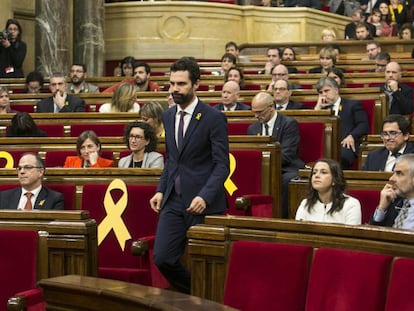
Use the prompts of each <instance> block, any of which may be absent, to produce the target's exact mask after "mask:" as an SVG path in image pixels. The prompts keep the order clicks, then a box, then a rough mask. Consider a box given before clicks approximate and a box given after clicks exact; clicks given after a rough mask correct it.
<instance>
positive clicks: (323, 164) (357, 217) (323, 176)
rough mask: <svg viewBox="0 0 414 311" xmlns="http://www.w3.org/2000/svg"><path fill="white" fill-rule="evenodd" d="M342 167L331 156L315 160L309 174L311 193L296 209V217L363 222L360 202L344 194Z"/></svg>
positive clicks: (351, 222) (307, 219)
mask: <svg viewBox="0 0 414 311" xmlns="http://www.w3.org/2000/svg"><path fill="white" fill-rule="evenodd" d="M345 187H346V181H345V178H344V174H343V172H342V169H341V166H340V165H339V163H337V162H336V161H334V160H331V159H320V160H318V161H316V162H315V164H314V166H313V167H312V171H311V174H310V176H309V193H308V196H307V198H306V199H304V200H303V201H302V202H301V203H300V205H299V208H298V210H297V211H296V217H295V219H296V220H305V221H319V222H330V223H341V224H347V225H359V224H361V217H362V216H361V204H360V203H359V201H358V200H357V199H355V198H353V197H351V196H349V195H346V194H345V193H344V191H345Z"/></svg>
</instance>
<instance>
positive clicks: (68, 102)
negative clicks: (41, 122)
mask: <svg viewBox="0 0 414 311" xmlns="http://www.w3.org/2000/svg"><path fill="white" fill-rule="evenodd" d="M49 89H50V92H51V93H52V94H53V95H52V96H50V97H46V98H43V99H42V100H41V101H39V102H38V103H37V105H36V112H46V113H58V112H85V101H84V100H83V99H81V98H79V97H75V96H70V95H68V94H67V91H66V81H65V75H64V74H63V73H54V74H52V76H51V77H50V82H49Z"/></svg>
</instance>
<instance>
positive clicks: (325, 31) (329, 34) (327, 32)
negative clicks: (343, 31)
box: [321, 27, 336, 40]
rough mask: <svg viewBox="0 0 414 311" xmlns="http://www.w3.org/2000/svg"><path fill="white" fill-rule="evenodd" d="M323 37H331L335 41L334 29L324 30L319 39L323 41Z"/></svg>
mask: <svg viewBox="0 0 414 311" xmlns="http://www.w3.org/2000/svg"><path fill="white" fill-rule="evenodd" d="M325 36H331V37H332V39H333V40H336V31H335V29H334V28H330V27H328V28H325V29H323V30H322V32H321V39H322V40H323V37H325Z"/></svg>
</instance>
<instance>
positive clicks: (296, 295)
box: [223, 241, 414, 311]
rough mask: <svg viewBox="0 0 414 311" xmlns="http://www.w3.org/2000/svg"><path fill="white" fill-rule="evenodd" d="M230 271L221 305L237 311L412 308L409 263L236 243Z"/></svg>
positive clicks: (325, 250) (412, 264) (294, 246)
mask: <svg viewBox="0 0 414 311" xmlns="http://www.w3.org/2000/svg"><path fill="white" fill-rule="evenodd" d="M228 265H229V267H228V272H227V280H226V286H225V290H224V301H223V303H224V304H226V305H229V306H232V307H235V308H238V309H240V310H246V311H249V310H252V311H253V310H309V311H313V310H315V311H323V310H327V311H328V310H329V311H330V310H365V311H369V310H372V311H378V310H386V311H391V310H399V311H401V310H410V309H411V308H412V305H413V303H414V300H413V298H412V295H411V294H410V292H409V289H408V288H409V283H410V282H411V276H412V275H413V269H414V259H412V258H393V257H392V256H390V255H385V254H373V253H369V252H360V251H351V250H343V249H338V248H327V247H321V248H318V247H317V246H312V245H311V246H309V245H298V244H281V243H274V242H273V243H269V242H258V241H236V242H234V243H233V246H232V249H231V255H230V256H229V259H228ZM389 276H390V277H389ZM246 284H248V285H249V286H246ZM406 285H408V288H407V287H405V286H406ZM252 288H253V289H254V290H253V292H252ZM367 297H369V298H367ZM384 307H385V308H384Z"/></svg>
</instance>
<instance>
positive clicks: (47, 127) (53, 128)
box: [37, 124, 65, 137]
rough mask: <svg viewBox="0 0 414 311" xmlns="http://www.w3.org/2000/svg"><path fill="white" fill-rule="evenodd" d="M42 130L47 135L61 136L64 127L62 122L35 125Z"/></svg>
mask: <svg viewBox="0 0 414 311" xmlns="http://www.w3.org/2000/svg"><path fill="white" fill-rule="evenodd" d="M37 127H38V128H39V129H41V130H42V131H45V132H46V136H48V137H63V136H65V128H64V126H63V124H38V126H37Z"/></svg>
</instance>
